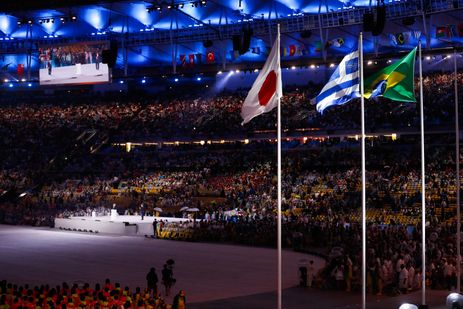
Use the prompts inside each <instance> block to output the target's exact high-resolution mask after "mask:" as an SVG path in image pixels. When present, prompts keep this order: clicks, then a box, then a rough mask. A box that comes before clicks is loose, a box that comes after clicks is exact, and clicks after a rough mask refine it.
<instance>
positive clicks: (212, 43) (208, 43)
mask: <svg viewBox="0 0 463 309" xmlns="http://www.w3.org/2000/svg"><path fill="white" fill-rule="evenodd" d="M212 45H214V42H212V41H211V40H207V41H204V42H203V46H204V47H205V48H209V47H212Z"/></svg>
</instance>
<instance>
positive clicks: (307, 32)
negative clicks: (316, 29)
mask: <svg viewBox="0 0 463 309" xmlns="http://www.w3.org/2000/svg"><path fill="white" fill-rule="evenodd" d="M311 36H312V31H310V30H304V31H302V32H301V38H303V39H308V38H310V37H311Z"/></svg>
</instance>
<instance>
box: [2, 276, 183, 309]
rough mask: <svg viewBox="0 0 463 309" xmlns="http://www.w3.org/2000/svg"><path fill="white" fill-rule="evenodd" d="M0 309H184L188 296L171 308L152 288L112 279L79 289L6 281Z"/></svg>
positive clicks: (181, 294)
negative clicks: (133, 287)
mask: <svg viewBox="0 0 463 309" xmlns="http://www.w3.org/2000/svg"><path fill="white" fill-rule="evenodd" d="M0 308H8V309H18V308H44V309H52V308H67V309H73V308H76V309H77V308H124V309H132V308H133V309H168V308H172V309H184V308H185V294H184V292H183V291H180V292H179V293H178V294H177V295H176V296H175V297H174V303H173V305H172V306H171V305H170V304H167V303H166V301H165V300H164V299H163V297H162V296H161V294H160V293H153V292H152V291H151V290H150V289H148V288H145V289H141V288H140V287H136V288H135V289H134V290H131V289H130V288H129V287H127V286H126V287H124V288H122V286H121V285H120V283H117V282H116V283H112V282H111V280H109V279H106V280H105V283H104V284H103V285H100V284H99V283H97V284H95V286H94V287H91V286H90V285H89V284H88V283H85V284H83V285H80V286H79V285H77V284H73V285H69V284H67V283H66V282H63V283H62V284H61V285H57V286H55V287H53V286H50V285H48V284H47V285H40V286H34V287H32V286H29V285H28V284H25V285H17V284H13V283H10V282H7V281H6V280H4V281H1V282H0Z"/></svg>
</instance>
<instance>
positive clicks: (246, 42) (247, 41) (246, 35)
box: [240, 29, 253, 54]
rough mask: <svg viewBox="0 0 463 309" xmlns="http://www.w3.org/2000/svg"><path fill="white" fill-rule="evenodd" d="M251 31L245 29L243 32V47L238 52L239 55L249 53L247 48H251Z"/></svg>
mask: <svg viewBox="0 0 463 309" xmlns="http://www.w3.org/2000/svg"><path fill="white" fill-rule="evenodd" d="M252 34H253V32H252V30H251V29H247V30H244V32H243V46H242V49H241V50H240V54H245V53H247V52H248V51H249V47H251V37H252Z"/></svg>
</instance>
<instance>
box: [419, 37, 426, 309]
mask: <svg viewBox="0 0 463 309" xmlns="http://www.w3.org/2000/svg"><path fill="white" fill-rule="evenodd" d="M418 50H419V53H418V55H419V70H420V126H421V306H420V308H427V307H426V179H425V161H424V107H423V68H422V60H421V40H420V41H419V43H418Z"/></svg>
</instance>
